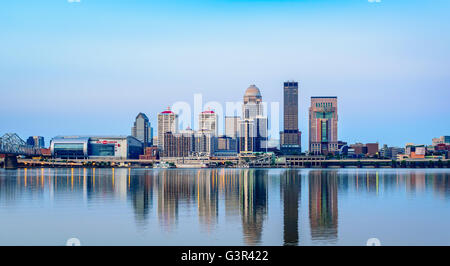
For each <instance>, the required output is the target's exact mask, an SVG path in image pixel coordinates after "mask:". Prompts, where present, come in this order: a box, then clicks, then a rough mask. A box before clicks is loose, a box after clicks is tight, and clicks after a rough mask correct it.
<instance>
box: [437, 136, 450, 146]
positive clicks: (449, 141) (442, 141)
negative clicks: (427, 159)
mask: <svg viewBox="0 0 450 266" xmlns="http://www.w3.org/2000/svg"><path fill="white" fill-rule="evenodd" d="M438 144H446V145H450V136H442V137H439V138H433V146H437V145H438Z"/></svg>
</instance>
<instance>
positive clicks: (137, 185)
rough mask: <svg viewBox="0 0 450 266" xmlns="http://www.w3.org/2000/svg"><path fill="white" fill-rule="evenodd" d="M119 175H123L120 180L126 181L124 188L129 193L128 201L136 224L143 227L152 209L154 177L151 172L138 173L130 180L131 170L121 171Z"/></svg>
mask: <svg viewBox="0 0 450 266" xmlns="http://www.w3.org/2000/svg"><path fill="white" fill-rule="evenodd" d="M120 170H125V169H120ZM121 174H122V175H123V174H125V178H121V180H125V181H126V183H125V188H127V190H129V192H130V193H129V200H130V202H131V204H132V206H133V210H134V215H135V219H136V223H137V224H138V225H139V226H142V227H145V226H146V225H147V221H148V219H149V213H150V211H151V210H152V208H153V186H154V182H155V181H154V180H155V177H154V175H153V173H152V172H149V171H138V172H136V173H133V178H131V169H126V170H125V171H121ZM121 187H122V186H121Z"/></svg>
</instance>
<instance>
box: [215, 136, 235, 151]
mask: <svg viewBox="0 0 450 266" xmlns="http://www.w3.org/2000/svg"><path fill="white" fill-rule="evenodd" d="M215 141H216V144H215V147H216V149H215V151H214V153H217V152H221V153H225V152H229V153H237V148H238V147H237V140H236V139H235V138H230V137H228V136H219V137H217V138H216V140H215Z"/></svg>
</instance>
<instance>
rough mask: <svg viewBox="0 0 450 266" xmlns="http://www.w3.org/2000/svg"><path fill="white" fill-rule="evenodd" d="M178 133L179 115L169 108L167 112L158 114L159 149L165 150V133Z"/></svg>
mask: <svg viewBox="0 0 450 266" xmlns="http://www.w3.org/2000/svg"><path fill="white" fill-rule="evenodd" d="M166 132H171V133H173V134H174V133H177V132H178V115H177V114H175V113H174V112H172V111H171V110H170V108H167V110H166V111H164V112H162V113H159V114H158V148H159V149H161V150H162V149H163V148H164V133H166Z"/></svg>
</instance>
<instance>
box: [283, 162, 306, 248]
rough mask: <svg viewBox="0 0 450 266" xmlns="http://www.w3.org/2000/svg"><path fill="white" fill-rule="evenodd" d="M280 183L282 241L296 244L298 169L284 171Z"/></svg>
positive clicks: (298, 189)
mask: <svg viewBox="0 0 450 266" xmlns="http://www.w3.org/2000/svg"><path fill="white" fill-rule="evenodd" d="M280 183H281V194H282V198H283V226H284V227H283V240H284V241H283V243H284V245H285V246H297V245H298V244H299V232H298V231H299V230H298V221H299V219H298V212H299V199H300V192H301V176H300V174H299V171H298V170H286V171H284V172H283V174H282V175H281V178H280Z"/></svg>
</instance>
